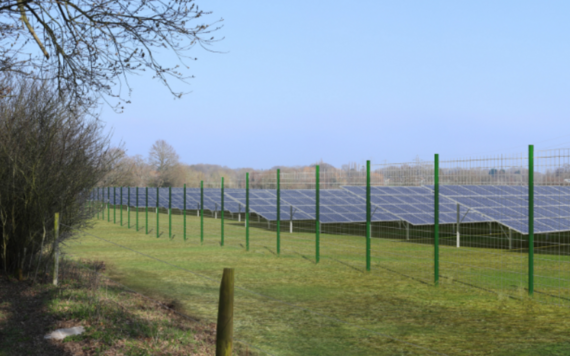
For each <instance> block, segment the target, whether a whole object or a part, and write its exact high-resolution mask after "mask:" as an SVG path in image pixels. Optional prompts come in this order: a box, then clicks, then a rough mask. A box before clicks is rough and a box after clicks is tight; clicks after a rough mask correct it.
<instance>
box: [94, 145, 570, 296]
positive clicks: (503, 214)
mask: <svg viewBox="0 0 570 356" xmlns="http://www.w3.org/2000/svg"><path fill="white" fill-rule="evenodd" d="M531 150H532V148H531ZM569 155H570V154H569V151H568V150H561V149H557V150H550V151H541V152H538V154H537V155H536V157H535V155H534V153H532V151H531V155H528V154H519V155H498V156H493V157H475V158H465V159H456V160H442V161H441V162H439V160H438V162H437V163H435V164H434V162H425V161H418V160H416V161H413V162H405V163H398V164H387V163H384V164H376V165H368V169H364V167H362V169H356V170H355V169H353V170H344V171H340V170H335V169H330V168H328V169H324V170H319V166H315V167H314V169H308V170H306V171H304V172H296V173H280V172H279V170H273V171H265V172H262V173H255V174H252V175H251V176H250V175H249V174H246V176H245V177H243V179H241V180H236V181H230V182H225V183H224V181H223V178H221V180H220V181H218V182H201V183H200V185H199V186H198V185H193V186H190V185H189V186H188V187H186V186H185V187H183V188H180V187H177V188H116V187H113V188H110V187H106V188H98V189H96V190H95V191H94V192H93V201H94V202H96V205H97V209H96V210H97V214H98V216H99V215H100V216H101V217H100V218H101V219H106V220H107V221H113V222H114V223H118V224H121V225H126V226H127V227H128V228H134V229H137V230H139V229H141V230H144V231H145V233H148V234H151V235H153V236H156V237H161V236H163V235H166V236H168V237H169V238H175V237H181V238H183V239H184V240H185V241H189V242H196V243H198V242H199V243H200V244H206V245H207V244H213V245H222V246H225V245H230V246H236V247H239V248H242V249H244V250H246V251H249V250H250V248H251V247H252V246H255V247H256V248H258V247H261V248H265V249H267V250H268V251H270V252H271V253H273V254H275V255H281V254H283V253H285V254H296V255H300V256H302V257H303V258H305V259H309V260H311V261H313V262H314V263H319V261H320V259H321V258H331V259H335V260H336V261H338V262H339V263H342V264H346V265H347V267H349V268H364V269H366V270H371V271H374V270H375V269H377V268H381V269H387V270H391V271H394V272H397V273H401V274H405V275H408V276H412V277H414V278H417V279H419V280H422V281H424V282H428V283H432V282H435V283H437V282H438V280H439V278H444V279H448V280H452V281H456V282H458V283H465V284H467V285H473V286H476V287H480V288H484V289H488V290H492V291H495V292H497V293H506V294H508V295H512V296H520V295H522V294H525V293H527V294H534V293H535V292H536V294H537V296H536V298H537V300H540V301H544V302H548V303H554V304H564V305H567V304H568V303H567V302H568V301H569V298H570V294H569V290H568V289H569V284H568V280H569V279H570V275H569V273H570V269H569V266H568V263H569V262H570V261H569V260H568V254H569V251H570V249H569V241H568V240H569V231H570V178H568V177H567V176H569V177H570V168H568V167H570V162H569ZM436 164H437V165H438V169H437V170H436V169H435V165H436ZM531 173H532V174H531ZM143 192H144V193H143ZM436 201H437V203H436ZM105 214H106V217H105ZM141 215H143V216H144V217H143V216H141ZM143 220H144V223H143V222H142V221H143ZM143 225H144V226H143Z"/></svg>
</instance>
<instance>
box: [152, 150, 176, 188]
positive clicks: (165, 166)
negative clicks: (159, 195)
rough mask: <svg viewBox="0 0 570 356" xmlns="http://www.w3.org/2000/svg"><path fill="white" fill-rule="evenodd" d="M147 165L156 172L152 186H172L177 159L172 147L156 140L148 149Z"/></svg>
mask: <svg viewBox="0 0 570 356" xmlns="http://www.w3.org/2000/svg"><path fill="white" fill-rule="evenodd" d="M149 163H150V165H151V167H152V168H153V169H154V170H155V171H156V177H155V182H154V185H156V186H157V187H161V186H163V185H167V186H169V185H170V186H171V185H173V183H174V182H173V178H174V175H175V174H176V173H178V172H177V167H178V165H179V164H180V163H179V157H178V154H177V153H176V151H175V150H174V147H172V146H171V145H169V144H168V143H167V142H166V141H164V140H157V141H156V142H155V143H154V144H153V145H152V148H151V149H150V153H149Z"/></svg>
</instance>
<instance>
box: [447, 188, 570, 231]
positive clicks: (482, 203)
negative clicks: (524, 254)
mask: <svg viewBox="0 0 570 356" xmlns="http://www.w3.org/2000/svg"><path fill="white" fill-rule="evenodd" d="M534 192H535V196H534V217H535V221H534V231H535V232H537V233H548V232H557V231H565V230H569V229H570V224H569V222H570V187H566V186H535V189H534ZM440 195H441V196H444V197H445V198H448V199H451V200H454V201H457V202H458V203H460V204H462V205H465V206H466V207H468V208H470V209H472V210H474V211H477V212H480V213H481V214H484V215H486V216H488V217H489V218H491V219H492V220H494V221H497V222H499V223H501V224H503V225H506V226H508V227H510V228H511V229H513V230H516V231H518V232H520V233H523V234H527V233H528V187H525V186H442V187H440Z"/></svg>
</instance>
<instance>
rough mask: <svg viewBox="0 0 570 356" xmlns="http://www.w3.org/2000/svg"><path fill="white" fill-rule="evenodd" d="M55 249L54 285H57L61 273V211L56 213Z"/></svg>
mask: <svg viewBox="0 0 570 356" xmlns="http://www.w3.org/2000/svg"><path fill="white" fill-rule="evenodd" d="M53 251H54V266H53V285H54V286H57V275H58V274H59V213H55V239H54V240H53Z"/></svg>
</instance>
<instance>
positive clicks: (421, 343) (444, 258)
mask: <svg viewBox="0 0 570 356" xmlns="http://www.w3.org/2000/svg"><path fill="white" fill-rule="evenodd" d="M117 213H118V211H117ZM140 218H141V220H140V221H141V223H140V225H141V226H142V227H143V228H142V229H141V231H139V232H136V231H134V228H133V227H131V229H127V227H126V224H127V218H126V214H125V216H124V218H123V224H124V226H122V227H121V226H119V224H118V222H119V218H118V214H117V224H113V223H108V222H106V221H100V220H98V221H96V223H95V227H94V228H93V229H92V230H90V231H87V233H89V234H93V235H96V236H99V237H100V238H103V239H105V240H107V241H109V242H107V241H104V240H101V239H99V238H95V237H93V236H90V235H87V234H86V235H85V236H82V237H81V238H80V239H78V240H76V241H73V242H70V243H69V244H68V246H67V247H66V252H67V253H69V254H72V255H73V257H74V258H88V259H92V260H101V261H105V263H106V265H107V273H108V274H109V276H110V277H111V278H113V279H116V280H118V281H119V282H121V283H124V284H126V285H128V286H129V287H131V288H133V289H135V290H138V291H140V292H143V293H145V294H147V295H150V296H153V297H158V298H162V299H164V300H167V301H176V304H177V305H180V308H181V309H182V310H184V311H185V312H186V313H188V314H189V315H192V316H197V317H200V318H205V319H209V320H215V316H216V308H217V298H218V288H219V281H220V280H221V273H222V269H223V268H224V267H233V268H235V269H236V286H237V287H238V289H236V302H235V308H236V310H235V324H234V326H235V337H236V338H237V339H239V340H243V341H245V342H247V343H248V344H251V345H253V346H256V347H259V348H260V349H262V350H266V351H267V352H269V353H270V354H274V355H395V354H402V355H430V354H437V353H440V354H447V355H490V354H496V355H567V354H569V353H570V336H568V334H567V330H569V328H570V318H569V316H570V309H569V308H567V307H560V306H555V305H548V304H543V303H537V302H536V300H534V299H538V298H543V297H541V296H539V297H535V298H534V299H530V298H528V297H527V293H526V291H525V289H524V287H525V283H526V277H524V271H525V269H524V268H525V263H526V262H525V261H526V260H525V259H524V257H523V254H520V253H509V252H508V251H507V252H505V251H501V250H489V249H477V248H465V249H455V248H452V247H447V246H442V247H441V275H442V278H441V282H440V285H439V287H434V286H433V283H432V281H433V247H431V246H429V245H426V244H414V243H405V242H402V240H390V239H373V241H372V251H373V260H372V271H370V272H366V271H365V270H364V242H365V240H364V238H362V237H360V236H349V235H344V236H340V235H332V234H322V235H321V256H322V257H321V258H322V259H321V261H320V263H318V264H316V263H315V253H314V251H315V243H314V234H312V233H293V234H289V233H285V232H283V233H282V244H281V246H282V248H281V255H280V256H277V255H276V251H275V233H274V232H272V231H269V230H266V229H264V228H263V226H264V225H263V223H261V224H259V226H257V227H252V228H250V251H249V252H246V251H245V249H244V246H245V229H244V227H243V222H242V223H237V222H235V221H226V224H225V227H224V230H225V246H224V247H221V246H220V243H219V242H220V231H221V227H220V220H219V219H217V220H215V219H211V218H205V219H204V224H205V225H204V231H205V234H204V242H203V244H201V243H200V234H199V226H200V223H199V218H197V217H195V216H188V218H187V231H188V234H187V241H183V239H182V219H181V216H179V215H173V216H172V220H173V231H172V235H173V238H172V239H169V238H168V235H169V234H168V217H167V215H164V214H160V220H161V223H160V229H159V232H160V233H161V237H160V238H158V239H157V238H156V234H155V231H154V229H155V227H154V226H155V223H156V217H155V215H154V214H150V217H149V220H150V221H151V222H152V223H151V229H152V231H151V233H150V234H149V235H145V233H144V214H142V213H141V214H140ZM134 222H135V218H134V213H131V225H134ZM425 238H427V237H425ZM111 242H113V243H116V244H120V245H122V246H124V247H128V248H130V249H132V250H136V251H140V252H142V253H144V254H146V255H148V256H152V257H154V258H156V259H160V260H162V261H166V262H168V263H169V264H167V263H164V262H159V261H157V260H155V259H153V258H151V257H148V256H143V255H141V254H139V253H136V252H134V251H132V250H129V249H125V248H122V247H119V246H117V245H115V244H113V243H111ZM556 258H557V259H558V260H556V259H554V258H552V259H549V260H545V261H546V262H545V261H540V263H538V264H537V270H538V271H540V273H543V274H544V273H548V271H550V270H552V269H553V268H559V266H560V264H561V263H566V260H565V258H567V257H566V256H556ZM551 262H552V266H551V265H550V263H551ZM173 265H175V266H178V267H181V268H183V269H181V268H177V267H175V266H173ZM557 266H558V267H557ZM538 271H537V274H540V273H538ZM558 280H559V282H558V284H557V285H556V286H552V287H551V289H552V290H550V289H549V288H548V287H549V286H548V285H547V283H542V284H540V283H539V285H540V286H541V288H542V289H541V290H542V291H543V293H547V292H557V293H559V292H560V290H565V288H567V287H568V286H566V285H563V284H564V283H565V279H564V278H559V279H558ZM466 284H472V285H474V286H484V287H485V288H487V289H492V290H494V291H495V292H496V293H493V292H489V291H485V290H481V289H477V288H473V287H469V286H467V285H466ZM508 295H512V296H513V297H515V298H516V299H514V298H512V297H509V296H508ZM537 295H538V294H537ZM544 295H546V294H544ZM558 299H559V298H558ZM412 344H413V345H417V346H413V345H412ZM429 350H434V351H435V352H436V353H434V352H431V351H429Z"/></svg>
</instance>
